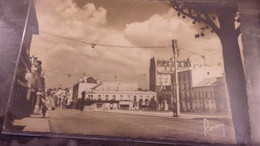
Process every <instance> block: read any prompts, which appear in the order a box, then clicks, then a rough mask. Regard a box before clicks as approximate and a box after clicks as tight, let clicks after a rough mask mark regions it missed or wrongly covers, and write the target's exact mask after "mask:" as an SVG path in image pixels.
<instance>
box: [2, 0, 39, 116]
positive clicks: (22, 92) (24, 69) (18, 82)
mask: <svg viewBox="0 0 260 146" xmlns="http://www.w3.org/2000/svg"><path fill="white" fill-rule="evenodd" d="M7 6H11V7H13V6H14V8H11V7H10V8H9V10H12V9H17V8H26V9H27V8H28V9H27V10H21V12H22V13H19V15H20V16H24V17H23V18H17V17H16V18H15V16H16V15H14V16H13V18H12V19H19V20H20V19H21V20H24V21H21V22H23V24H16V25H14V26H15V27H16V28H15V29H17V30H24V32H23V33H24V34H23V35H21V36H23V37H22V39H21V40H22V41H21V43H20V44H19V45H17V46H16V48H19V50H20V54H18V57H17V58H18V59H19V60H17V61H18V62H17V68H16V74H15V82H14V84H13V88H12V89H13V90H12V93H11V100H10V101H11V103H10V104H11V107H12V109H11V112H12V114H14V115H19V116H28V115H30V113H31V111H32V109H31V107H32V106H31V103H30V100H29V99H27V92H28V86H29V82H28V80H27V79H26V74H27V73H30V72H31V66H32V64H31V61H30V47H31V41H32V36H33V35H34V34H38V33H39V30H38V21H37V17H36V12H35V7H34V3H33V1H30V2H29V1H19V2H9V3H7ZM16 11H17V10H16ZM28 11H29V13H27V12H28ZM9 13H10V14H13V13H12V12H11V11H10V12H9ZM26 14H28V15H26ZM24 22H27V23H24ZM24 24H27V25H24ZM12 43H14V42H12ZM17 50H18V49H17Z"/></svg>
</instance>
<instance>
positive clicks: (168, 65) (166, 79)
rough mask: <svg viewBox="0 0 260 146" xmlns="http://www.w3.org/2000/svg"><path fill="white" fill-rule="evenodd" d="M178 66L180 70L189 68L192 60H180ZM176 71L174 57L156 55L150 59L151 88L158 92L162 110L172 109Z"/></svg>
mask: <svg viewBox="0 0 260 146" xmlns="http://www.w3.org/2000/svg"><path fill="white" fill-rule="evenodd" d="M177 67H178V69H179V70H187V69H189V68H190V67H191V62H190V60H189V59H187V60H183V61H178V62H177ZM174 72H175V67H174V60H173V59H169V60H166V59H159V58H155V57H153V58H151V59H150V70H149V77H150V79H149V81H150V82H149V85H150V90H151V91H154V92H156V93H157V97H158V102H159V103H160V104H159V105H160V109H161V110H169V109H172V105H171V103H172V100H174V99H173V91H172V89H173V88H174V87H173V82H174Z"/></svg>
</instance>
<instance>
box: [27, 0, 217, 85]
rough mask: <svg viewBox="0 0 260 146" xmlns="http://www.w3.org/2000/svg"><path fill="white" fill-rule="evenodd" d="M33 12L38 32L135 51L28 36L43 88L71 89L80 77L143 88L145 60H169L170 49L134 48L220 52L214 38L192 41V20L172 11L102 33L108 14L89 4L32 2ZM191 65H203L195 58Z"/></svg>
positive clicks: (58, 0) (67, 0)
mask: <svg viewBox="0 0 260 146" xmlns="http://www.w3.org/2000/svg"><path fill="white" fill-rule="evenodd" d="M36 8H37V16H38V20H39V27H40V31H45V32H49V33H53V34H58V35H62V36H64V37H68V38H73V39H78V40H85V41H88V42H93V41H95V42H98V43H99V44H106V45H111V46H136V47H131V48H125V47H108V46H98V45H97V46H96V47H95V48H92V47H91V46H90V45H88V44H83V43H79V42H75V41H72V40H66V39H63V38H59V37H54V36H48V35H46V34H43V33H40V35H38V36H34V37H33V42H32V46H31V54H32V55H35V56H38V57H39V59H40V60H42V62H43V69H44V70H45V77H46V84H47V87H57V86H59V85H60V84H62V85H63V87H71V86H72V85H73V84H74V83H75V82H76V81H78V80H79V79H80V77H82V75H83V73H85V74H86V75H88V76H94V77H98V78H99V79H101V80H110V81H111V80H114V77H115V76H117V79H118V81H128V82H129V81H134V82H138V84H139V86H140V87H142V88H148V84H149V61H150V58H151V57H153V56H156V57H161V58H162V57H164V58H166V59H167V58H170V57H172V48H171V47H170V48H163V49H159V48H154V49H144V48H139V47H138V46H160V45H163V46H170V45H171V40H172V39H177V40H178V41H179V46H180V47H181V48H185V49H186V50H189V51H196V52H198V53H202V54H205V53H213V52H214V53H218V52H219V50H220V44H219V42H218V40H217V38H216V37H208V38H204V39H195V38H194V34H195V33H197V32H196V29H195V28H194V26H193V25H192V24H191V20H188V19H187V20H183V19H180V18H178V17H175V16H174V15H175V11H174V10H172V9H169V12H168V13H166V14H161V15H160V14H154V15H153V16H152V17H150V18H149V19H147V20H145V21H143V22H133V23H130V24H127V25H126V27H125V30H123V31H121V30H116V29H111V30H110V31H108V32H106V31H105V30H106V27H105V26H106V24H107V22H106V20H107V13H108V12H107V10H106V9H104V8H103V7H96V5H95V4H93V3H86V4H85V5H84V6H83V7H82V8H79V7H77V6H76V4H75V3H74V2H73V1H72V0H56V1H51V0H44V1H37V3H36ZM122 21H123V20H122ZM104 32H106V33H104ZM182 56H183V58H185V57H187V56H190V57H191V58H192V57H193V56H192V54H189V53H187V52H182ZM209 59H210V58H209ZM194 60H195V61H197V62H200V61H201V62H202V61H203V60H201V59H198V57H197V58H195V59H194ZM209 62H210V61H209ZM48 70H51V71H54V72H60V73H62V74H56V73H52V72H48ZM69 74H70V75H71V76H70V77H69V76H68V75H69ZM144 74H145V75H144Z"/></svg>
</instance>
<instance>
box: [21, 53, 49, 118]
mask: <svg viewBox="0 0 260 146" xmlns="http://www.w3.org/2000/svg"><path fill="white" fill-rule="evenodd" d="M30 61H31V64H32V66H31V72H29V73H27V74H26V78H27V80H28V91H27V100H28V101H29V102H30V106H31V109H32V111H34V113H36V111H39V103H40V98H41V96H42V95H43V93H44V92H45V78H44V76H43V74H42V62H41V61H40V60H39V59H38V58H37V57H34V56H32V57H30Z"/></svg>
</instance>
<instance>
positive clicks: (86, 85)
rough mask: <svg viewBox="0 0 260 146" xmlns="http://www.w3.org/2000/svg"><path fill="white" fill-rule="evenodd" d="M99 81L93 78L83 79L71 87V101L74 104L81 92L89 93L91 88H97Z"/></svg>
mask: <svg viewBox="0 0 260 146" xmlns="http://www.w3.org/2000/svg"><path fill="white" fill-rule="evenodd" d="M98 84H99V81H98V80H97V79H95V78H93V77H83V78H82V79H80V81H79V82H77V83H76V84H75V85H73V87H72V101H73V102H76V101H77V100H78V99H80V98H81V97H82V92H83V91H86V90H87V91H89V90H90V89H91V88H93V87H95V86H97V85H98Z"/></svg>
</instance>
